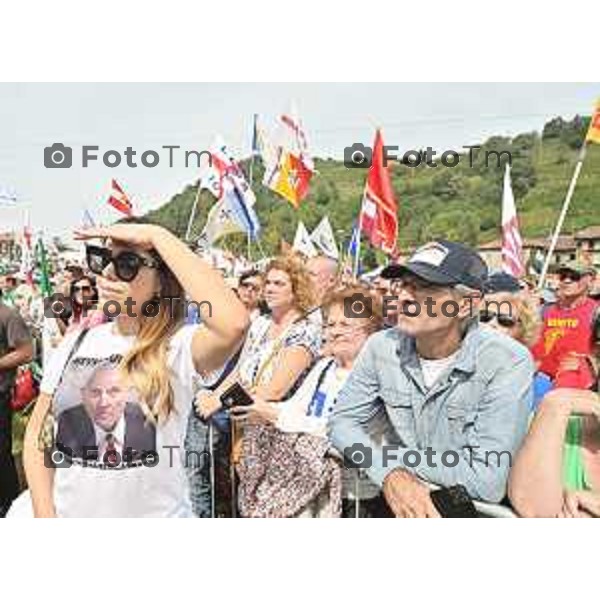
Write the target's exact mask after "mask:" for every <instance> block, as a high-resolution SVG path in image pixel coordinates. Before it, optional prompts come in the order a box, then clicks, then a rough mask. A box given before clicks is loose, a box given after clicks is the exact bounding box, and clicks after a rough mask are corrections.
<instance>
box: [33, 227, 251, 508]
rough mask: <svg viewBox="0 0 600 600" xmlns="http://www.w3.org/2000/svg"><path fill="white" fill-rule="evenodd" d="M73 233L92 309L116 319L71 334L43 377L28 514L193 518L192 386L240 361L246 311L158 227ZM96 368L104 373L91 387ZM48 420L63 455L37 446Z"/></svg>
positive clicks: (35, 421) (206, 268)
mask: <svg viewBox="0 0 600 600" xmlns="http://www.w3.org/2000/svg"><path fill="white" fill-rule="evenodd" d="M76 235H77V237H78V238H79V239H80V240H85V241H88V242H89V243H90V246H88V248H87V260H88V267H89V268H90V270H91V271H92V272H93V273H95V274H96V275H97V284H98V294H99V303H100V306H101V307H103V309H104V310H105V311H106V312H108V313H109V314H111V315H113V316H114V319H113V320H112V321H111V322H109V323H105V324H102V325H99V326H97V327H94V328H92V329H89V330H87V331H86V333H85V334H84V337H82V334H81V332H80V331H74V332H73V333H71V334H69V335H67V336H66V337H65V340H64V341H63V343H62V345H61V347H60V349H59V350H57V352H56V353H55V355H53V357H52V360H51V361H50V364H49V365H48V367H47V368H46V369H45V373H44V379H43V382H42V385H41V389H42V395H41V396H40V398H39V400H38V402H37V405H36V408H35V410H34V412H33V414H32V417H31V420H30V423H29V426H28V428H27V433H26V437H25V452H24V463H25V469H26V473H27V479H28V482H29V487H30V490H31V500H32V504H33V512H34V514H35V515H36V516H40V517H54V516H65V517H67V516H73V517H80V516H81V517H100V516H107V517H108V516H110V517H119V516H128V517H144V516H160V517H164V516H191V515H192V511H191V507H190V501H189V493H188V487H187V479H186V476H185V471H184V460H183V445H184V444H183V442H184V437H185V431H186V425H187V418H188V415H189V412H190V408H191V402H192V399H193V396H194V390H193V385H192V381H193V380H194V377H195V374H196V373H198V374H199V375H200V377H208V376H209V374H210V373H212V372H213V371H215V370H217V369H219V368H220V367H221V366H222V365H223V363H224V362H225V360H226V359H227V358H228V357H229V356H231V355H232V354H233V353H234V352H235V350H236V349H237V347H238V346H239V345H240V343H241V341H242V338H243V336H244V333H245V331H246V328H247V326H248V318H247V314H246V311H245V309H244V307H243V305H242V304H241V303H240V302H239V300H238V299H237V298H236V296H235V294H234V293H233V292H232V291H231V290H229V289H228V288H227V287H226V286H225V284H224V282H223V279H222V278H221V277H220V276H219V275H218V274H217V273H216V272H215V271H213V270H212V269H211V268H210V267H209V266H208V265H207V264H206V263H205V262H204V261H203V260H202V259H200V258H199V257H198V256H196V255H195V254H194V253H193V252H192V251H191V250H190V249H189V248H188V247H187V246H186V245H185V244H184V243H183V242H181V241H180V240H179V239H178V238H176V237H175V236H174V235H172V234H171V233H169V232H168V231H167V230H165V229H163V228H161V227H158V226H155V225H149V224H146V223H144V222H142V221H140V220H137V219H127V220H125V221H124V222H121V223H120V224H117V225H114V226H112V227H107V228H92V229H86V230H83V231H79V232H76ZM96 240H105V241H106V244H105V245H102V244H98V242H97V241H96ZM92 244H96V245H92ZM185 297H188V298H189V299H191V300H193V301H195V302H197V303H198V304H199V307H200V311H201V317H202V323H203V325H202V326H201V327H198V326H196V325H183V323H184V315H185V305H184V304H185V303H184V298H185ZM84 331H85V330H84ZM111 368H112V369H114V371H115V373H114V375H111V373H110V370H111ZM94 369H102V370H103V372H105V373H106V374H105V375H104V376H103V377H102V378H98V379H97V380H94V385H93V386H92V387H91V388H90V386H89V385H87V384H86V383H85V382H86V381H90V375H91V373H92V372H93V370H94ZM115 382H118V385H117V384H116V383H115ZM48 412H50V413H51V414H52V415H53V416H54V421H55V422H57V423H58V426H57V427H55V441H56V446H57V448H58V450H60V452H57V451H56V450H55V451H54V452H45V451H44V447H43V446H42V445H41V443H40V441H41V440H40V432H41V431H43V427H44V425H45V423H46V417H47V414H48ZM61 436H62V442H61ZM67 441H68V442H69V443H67ZM90 446H91V449H90ZM66 466H68V467H69V468H60V467H66Z"/></svg>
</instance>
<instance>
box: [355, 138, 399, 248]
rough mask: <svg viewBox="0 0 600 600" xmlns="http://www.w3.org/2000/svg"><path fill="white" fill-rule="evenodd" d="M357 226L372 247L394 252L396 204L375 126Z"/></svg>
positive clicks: (381, 140)
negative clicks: (370, 159)
mask: <svg viewBox="0 0 600 600" xmlns="http://www.w3.org/2000/svg"><path fill="white" fill-rule="evenodd" d="M360 228H361V230H362V231H364V232H365V233H366V234H367V236H368V237H369V240H370V242H371V244H372V245H373V246H375V247H376V248H381V249H382V250H383V251H384V252H385V253H387V254H394V253H395V252H396V243H397V239H396V238H397V237H398V203H397V202H396V199H395V198H394V190H393V189H392V182H391V181H390V173H389V170H388V167H387V165H385V166H384V164H383V138H382V136H381V131H380V130H379V129H378V130H377V132H376V134H375V142H374V143H373V161H372V163H371V166H370V168H369V174H368V175H367V183H366V185H365V193H364V196H363V202H362V207H361V210H360Z"/></svg>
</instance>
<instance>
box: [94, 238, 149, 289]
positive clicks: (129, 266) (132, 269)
mask: <svg viewBox="0 0 600 600" xmlns="http://www.w3.org/2000/svg"><path fill="white" fill-rule="evenodd" d="M85 257H86V260H87V265H88V267H89V269H90V271H91V272H92V273H94V274H95V275H102V274H103V273H104V270H105V269H106V267H108V265H110V264H111V263H112V265H113V267H114V270H115V275H116V276H117V277H118V278H119V279H120V280H121V281H133V280H134V279H135V278H136V277H137V274H138V273H139V272H140V269H141V268H142V267H149V268H150V269H158V268H160V262H159V261H157V260H152V259H149V258H145V257H143V256H140V255H139V254H136V253H135V252H132V251H131V250H123V251H122V252H119V253H118V254H116V255H114V256H113V254H112V252H111V250H110V248H104V247H103V246H86V249H85Z"/></svg>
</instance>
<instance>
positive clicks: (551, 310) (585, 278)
mask: <svg viewBox="0 0 600 600" xmlns="http://www.w3.org/2000/svg"><path fill="white" fill-rule="evenodd" d="M594 277H595V271H594V269H593V268H591V267H589V266H587V265H584V264H582V263H580V262H572V263H568V264H567V265H564V266H562V267H560V269H559V270H558V290H557V301H556V302H555V303H554V304H550V305H548V306H547V307H546V308H545V310H544V314H543V328H542V334H541V336H540V339H539V341H538V343H537V344H536V345H535V346H534V347H533V349H532V352H533V355H534V358H535V359H536V361H537V364H538V368H539V370H540V371H541V372H543V373H546V374H547V375H548V376H549V377H551V378H552V379H556V377H557V376H558V374H559V373H560V372H562V371H563V370H564V369H565V367H568V369H569V370H572V369H573V367H574V366H575V367H576V366H577V365H574V364H573V363H574V362H577V361H578V360H579V359H586V357H591V356H593V353H594V344H595V343H597V342H598V340H597V339H595V338H596V335H597V333H594V332H598V330H599V327H598V320H599V310H598V303H597V302H596V301H595V300H593V299H592V298H590V297H589V291H590V288H591V286H592V283H593V281H594ZM579 362H580V363H581V364H580V366H581V367H582V368H586V369H587V368H588V367H587V366H584V365H586V363H587V360H584V361H583V362H581V360H579ZM584 379H591V377H587V378H584Z"/></svg>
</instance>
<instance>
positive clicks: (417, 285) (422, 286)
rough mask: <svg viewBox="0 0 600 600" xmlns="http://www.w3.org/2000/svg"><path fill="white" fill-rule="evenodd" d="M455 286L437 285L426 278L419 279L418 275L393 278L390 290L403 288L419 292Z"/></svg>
mask: <svg viewBox="0 0 600 600" xmlns="http://www.w3.org/2000/svg"><path fill="white" fill-rule="evenodd" d="M449 287H453V286H452V285H436V284H435V283H429V282H428V281H425V280H424V279H418V278H416V277H403V278H402V279H392V280H391V282H390V291H391V292H392V293H394V294H395V293H396V292H398V291H400V290H401V289H405V290H408V291H409V292H410V293H411V294H416V293H419V292H436V291H440V290H443V289H445V288H449Z"/></svg>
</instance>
